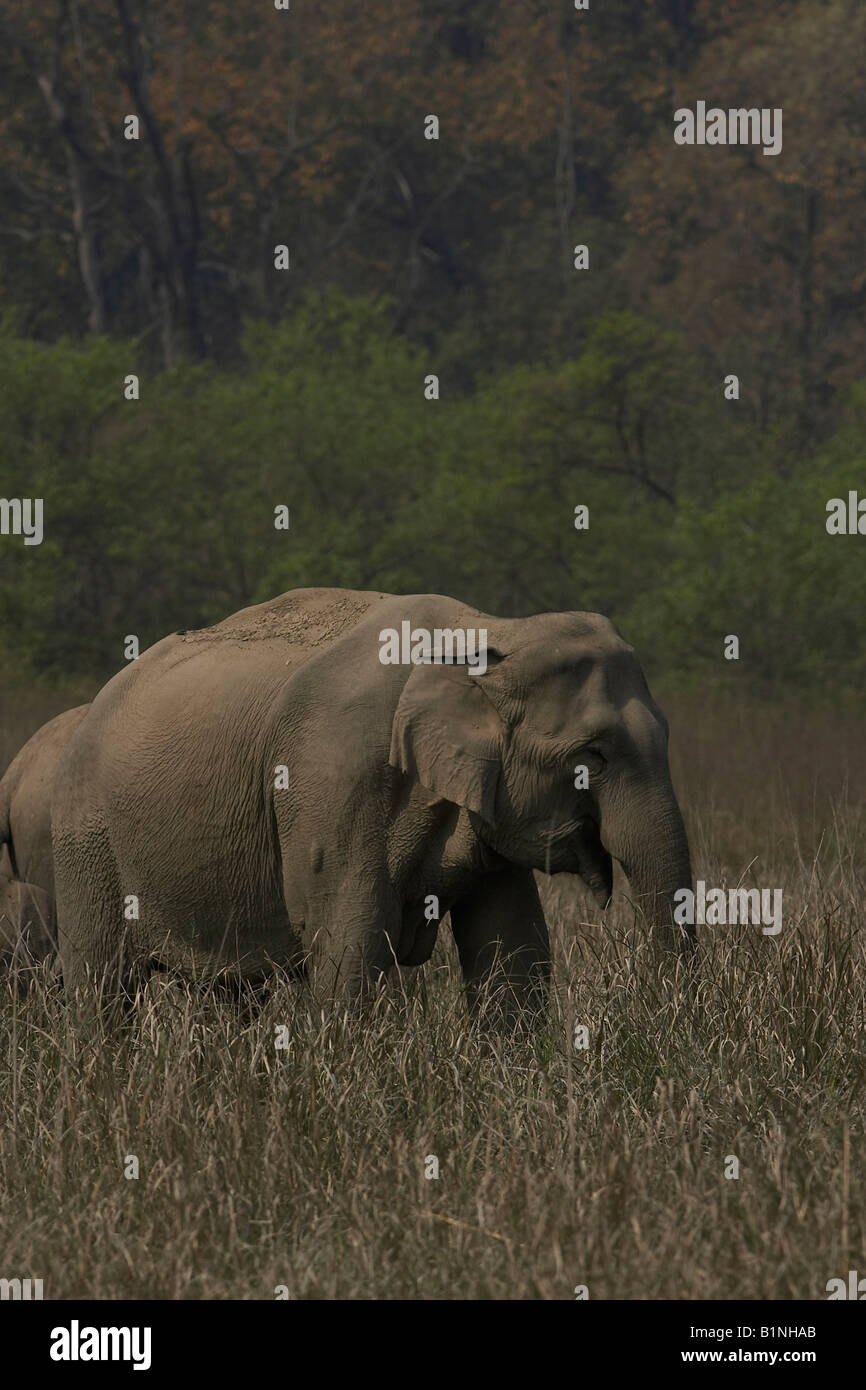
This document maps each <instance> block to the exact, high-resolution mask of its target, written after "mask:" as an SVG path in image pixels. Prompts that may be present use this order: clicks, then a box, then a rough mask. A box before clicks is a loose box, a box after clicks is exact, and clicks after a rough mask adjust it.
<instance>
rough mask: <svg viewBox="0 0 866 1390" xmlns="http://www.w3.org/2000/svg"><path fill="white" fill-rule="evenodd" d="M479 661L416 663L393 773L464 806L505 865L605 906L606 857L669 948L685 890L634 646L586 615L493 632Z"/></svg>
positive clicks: (678, 936)
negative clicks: (580, 891) (554, 878)
mask: <svg viewBox="0 0 866 1390" xmlns="http://www.w3.org/2000/svg"><path fill="white" fill-rule="evenodd" d="M488 632H489V638H488V646H487V666H486V670H485V671H484V672H483V673H482V672H481V671H480V670H474V669H473V668H472V667H471V666H466V665H464V666H456V665H439V666H433V665H426V666H418V667H416V668H415V670H414V671H413V672H412V675H411V676H410V677H409V680H408V681H407V683H406V685H405V687H404V690H403V693H402V696H401V698H400V702H399V705H398V707H397V711H396V715H395V718H394V723H393V730H392V743H391V757H390V761H391V763H392V765H393V766H396V767H400V768H401V769H402V770H403V771H404V772H409V773H411V774H413V775H414V776H415V777H417V779H418V780H419V781H420V782H421V784H422V785H423V786H425V787H426V788H427V789H429V790H430V791H431V792H433V793H434V794H435V795H437V796H441V797H443V798H445V799H447V800H450V801H453V802H456V803H457V804H458V805H460V806H464V807H465V808H466V809H467V810H468V811H469V812H470V815H471V818H472V821H473V824H474V825H475V828H476V830H477V833H478V835H479V837H480V838H481V840H482V841H483V842H484V843H485V844H486V845H488V846H489V847H490V848H491V849H493V850H494V851H496V852H497V853H498V854H500V855H501V856H502V857H503V858H505V859H507V860H508V861H510V862H511V863H515V864H520V865H523V866H526V867H531V868H535V869H540V870H543V871H544V872H546V873H562V872H568V873H576V874H579V875H580V876H581V878H583V879H584V881H585V882H586V883H587V884H588V886H589V887H590V889H591V890H592V892H593V893H594V895H595V898H596V901H597V902H598V903H599V904H600V905H602V906H604V905H605V904H606V903H607V902H608V900H609V898H610V895H611V885H612V878H613V874H612V860H613V859H616V860H618V861H619V863H620V864H621V865H622V868H623V870H624V872H625V874H626V875H627V877H628V880H629V886H630V888H631V894H632V897H633V899H634V901H635V903H636V905H637V906H638V907H639V909H640V910H641V911H642V912H643V914H644V915H645V917H646V919H647V920H648V921H649V922H650V923H651V924H652V925H653V927H654V928H655V929H656V930H657V935H658V939H659V940H660V941H661V942H662V943H663V944H665V945H671V944H674V942H675V941H677V940H678V944H680V945H681V946H682V947H687V946H688V945H689V944H690V938H691V936H692V935H693V929H692V933H691V934H690V933H688V932H686V933H683V932H682V930H681V929H680V928H677V927H675V926H674V922H673V895H674V893H675V892H676V890H677V889H679V888H685V887H689V886H690V884H691V866H690V862H689V847H688V842H687V839H686V833H685V828H684V826H683V821H682V816H681V815H680V810H679V807H678V805H677V801H676V797H675V796H674V791H673V787H672V785H671V778H670V771H669V767H668V756H667V742H668V726H667V721H666V719H665V717H664V715H663V714H662V712H661V710H660V709H659V708H658V706H657V705H656V704H655V702H654V701H653V699H652V696H651V695H650V693H649V690H648V689H647V685H646V682H645V680H644V676H643V672H642V670H641V667H640V664H639V662H638V660H637V657H636V656H635V653H634V650H633V648H632V647H630V646H628V644H627V643H626V642H624V641H623V640H622V638H621V637H620V636H619V635H618V633H617V632H616V629H615V628H614V627H613V625H612V624H611V623H610V622H609V621H608V619H606V618H603V617H601V616H599V615H598V614H594V613H554V614H542V615H540V616H538V617H534V618H523V619H515V620H513V621H510V622H502V621H498V620H493V621H492V622H491V627H490V628H489V629H488Z"/></svg>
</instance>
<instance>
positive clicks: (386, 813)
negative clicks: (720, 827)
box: [52, 589, 691, 1004]
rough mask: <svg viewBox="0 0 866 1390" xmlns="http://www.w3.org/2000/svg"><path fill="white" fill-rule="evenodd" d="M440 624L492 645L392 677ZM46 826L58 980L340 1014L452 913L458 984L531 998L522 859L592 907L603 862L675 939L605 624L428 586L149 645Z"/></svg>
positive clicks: (97, 709) (81, 741) (661, 805)
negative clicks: (205, 984) (175, 977)
mask: <svg viewBox="0 0 866 1390" xmlns="http://www.w3.org/2000/svg"><path fill="white" fill-rule="evenodd" d="M404 624H408V629H404V628H403V625H404ZM436 629H439V630H442V631H446V632H447V633H450V634H451V636H450V639H443V640H446V641H447V640H450V641H451V642H452V643H456V642H457V641H458V638H457V637H455V634H460V633H466V632H471V631H473V630H474V631H475V632H486V662H480V663H478V664H476V665H475V666H472V665H469V664H462V665H461V664H446V663H444V662H440V663H438V664H437V663H435V662H434V663H430V664H412V663H411V662H409V663H407V664H383V660H382V659H381V658H382V657H383V655H388V654H389V653H390V655H391V656H393V655H394V646H393V642H392V641H390V640H388V633H389V632H392V631H393V632H396V633H397V634H401V635H402V636H407V635H408V636H409V637H410V639H411V641H413V642H414V639H416V638H418V634H419V632H422V631H426V632H428V633H430V634H433V633H434V631H435V630H436ZM419 640H420V639H419ZM415 645H416V652H419V653H421V654H422V655H423V650H424V648H423V643H421V644H420V646H419V645H417V643H416V644H415ZM397 646H398V647H399V646H400V642H399V641H398V643H397ZM443 650H444V649H443ZM470 650H471V644H470ZM398 654H399V655H401V656H402V657H403V658H404V659H405V658H406V656H407V651H405V650H404V651H402V652H401V653H398ZM409 654H411V653H409ZM580 767H582V768H585V769H586V770H587V771H586V773H585V774H582V773H580V772H576V769H577V768H580ZM587 779H588V785H587V786H586V787H585V788H584V787H582V786H581V787H580V788H579V789H576V783H578V784H580V783H582V782H583V781H584V780H587ZM52 818H53V844H54V858H55V868H56V881H57V907H58V927H59V945H60V954H61V961H62V969H63V977H64V982H65V984H66V985H67V986H68V987H69V988H71V989H72V990H75V989H77V988H78V987H80V986H84V985H85V983H86V982H87V981H88V979H92V980H95V981H97V982H98V983H99V984H100V985H101V986H105V985H106V984H108V985H109V986H111V987H113V986H120V985H127V986H128V985H129V984H130V982H131V980H132V978H133V977H134V976H135V975H136V974H137V972H138V970H139V969H141V968H144V969H148V968H162V969H166V968H167V969H174V970H180V971H182V972H186V973H188V974H190V975H193V976H195V977H198V978H210V977H213V976H215V975H216V974H218V973H222V972H230V973H234V974H240V975H241V976H244V977H247V978H250V979H256V978H261V977H262V976H264V975H266V974H267V973H268V972H269V971H270V970H271V969H272V968H273V966H274V964H275V963H276V964H280V965H285V966H290V967H295V966H297V967H301V966H303V967H305V968H306V969H307V970H308V973H309V974H310V976H311V978H312V981H313V984H314V987H316V988H318V989H320V990H322V991H323V992H325V993H328V994H331V995H333V994H338V995H340V996H342V997H348V998H352V997H356V996H357V995H359V994H360V993H361V992H362V991H363V989H364V986H365V983H367V982H369V981H370V980H372V979H375V978H377V977H381V976H382V975H384V974H386V973H387V971H388V970H389V968H390V967H391V966H392V965H393V964H394V963H395V962H396V963H397V964H400V965H413V966H414V965H420V964H422V963H423V962H424V961H426V960H428V959H429V957H430V955H431V953H432V951H433V946H434V943H435V939H436V933H437V927H438V921H437V920H435V917H436V916H438V917H439V918H441V917H442V916H444V914H445V913H446V912H450V914H451V927H452V930H453V933H454V937H455V940H456V943H457V948H458V952H459V956H460V962H461V966H462V970H463V974H464V977H465V979H466V981H467V982H468V983H469V985H470V988H471V992H474V991H476V990H477V988H478V986H479V985H480V984H481V983H482V982H484V981H490V982H492V983H493V984H494V985H500V984H502V985H505V986H507V990H506V994H507V995H508V996H509V997H510V998H511V999H512V1000H513V1001H514V1002H515V1003H517V1004H525V1003H528V1002H530V1001H531V999H533V998H534V997H535V991H536V990H537V989H538V988H539V986H543V984H544V982H545V980H546V978H547V975H548V973H549V943H548V936H547V929H546V926H545V922H544V916H543V913H542V910H541V906H540V903H539V898H538V893H537V890H536V886H535V880H534V878H533V873H532V870H533V869H540V870H544V871H546V872H548V873H556V872H563V871H567V872H573V873H577V874H580V875H581V876H582V877H583V878H584V879H585V880H586V882H587V883H588V884H589V886H590V887H591V888H592V890H593V891H594V893H595V896H596V898H597V900H598V902H599V903H600V904H604V903H606V902H607V900H608V898H609V896H610V891H611V882H612V865H611V858H612V857H613V858H616V859H617V860H619V861H620V862H621V864H622V866H623V868H624V870H625V872H626V874H627V875H628V878H629V883H630V887H631V890H632V893H633V894H634V895H635V897H636V899H637V900H638V902H639V903H640V905H641V907H642V908H643V910H644V912H645V913H646V915H647V918H648V920H649V921H651V922H653V923H655V924H657V926H658V927H659V929H660V931H661V933H662V935H663V937H664V939H665V942H666V944H673V942H674V934H675V931H677V929H675V928H674V927H673V920H672V896H673V894H674V892H675V891H676V889H678V888H681V887H686V886H689V884H690V882H691V871H690V866H689V851H688V845H687V841H686V835H685V831H684V828H683V823H682V818H681V816H680V812H679V809H678V806H677V803H676V799H675V797H674V793H673V789H672V787H671V780H670V774H669V771H668V760H667V724H666V721H665V719H664V716H663V715H662V713H661V711H660V710H659V709H658V707H657V706H656V705H655V703H654V702H653V700H652V698H651V696H650V694H649V691H648V689H647V687H646V683H645V681H644V678H643V674H642V672H641V669H640V665H639V664H638V661H637V658H636V656H635V654H634V651H633V649H632V648H631V647H629V646H628V645H627V644H626V643H625V642H624V641H623V640H622V639H621V638H620V637H619V636H618V634H617V633H616V631H615V629H614V628H613V626H612V625H611V623H610V622H609V621H608V620H607V619H606V618H603V617H600V616H598V615H597V614H591V613H546V614H541V615H539V616H537V617H530V618H518V619H503V618H494V617H490V616H488V615H486V614H483V613H479V612H477V611H476V610H474V609H471V608H468V607H466V606H465V605H464V604H462V603H460V602H458V601H457V600H456V599H451V598H443V597H440V596H437V595H426V594H424V595H412V596H410V597H395V596H392V595H388V594H380V593H360V592H355V591H348V590H338V589H299V590H295V591H293V592H290V593H288V594H283V595H282V596H281V597H279V598H276V599H273V600H271V601H270V602H267V603H263V604H259V605H258V606H257V607H253V608H246V609H243V610H242V611H241V612H239V613H236V614H235V615H234V616H232V617H230V618H228V619H226V620H225V621H224V622H221V623H218V624H216V626H214V627H210V628H204V629H201V630H196V631H188V632H179V633H175V634H174V635H172V636H170V637H167V638H165V640H164V641H162V642H159V643H157V644H156V646H154V647H151V648H150V649H149V650H148V651H146V652H145V653H143V655H142V656H141V657H140V658H139V659H138V660H137V661H135V662H134V663H132V664H131V665H130V666H129V667H127V668H126V669H125V670H124V671H122V672H121V673H120V674H119V675H117V676H115V677H114V679H113V680H111V681H110V682H109V683H108V685H107V686H105V688H104V689H103V690H102V691H101V692H100V694H99V695H98V696H97V698H96V699H95V700H94V702H93V704H92V706H91V708H90V710H89V712H88V714H87V717H86V718H85V719H84V720H83V722H82V723H81V725H80V727H79V728H78V729H77V731H76V732H75V734H74V735H73V737H72V739H71V740H70V742H69V744H68V746H67V748H66V750H65V752H64V754H63V756H62V759H61V763H60V766H59V769H58V774H57V777H56V780H55V786H54V797H53V808H52ZM431 917H432V918H434V920H428V918H431ZM687 943H688V938H687V937H686V936H685V935H683V944H687Z"/></svg>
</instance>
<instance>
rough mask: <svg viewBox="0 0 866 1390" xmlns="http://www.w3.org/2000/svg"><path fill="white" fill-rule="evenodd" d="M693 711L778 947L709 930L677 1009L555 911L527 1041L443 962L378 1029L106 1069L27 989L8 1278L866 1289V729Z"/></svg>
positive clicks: (588, 915) (704, 856) (613, 922)
mask: <svg viewBox="0 0 866 1390" xmlns="http://www.w3.org/2000/svg"><path fill="white" fill-rule="evenodd" d="M666 705H667V707H668V709H669V711H670V714H671V723H672V726H673V728H674V731H675V734H674V742H673V752H672V756H673V763H674V770H675V776H676V780H677V784H678V787H679V790H680V793H681V799H682V802H683V806H684V810H685V813H686V816H687V820H688V824H689V829H690V833H691V838H692V843H693V848H694V860H695V873H696V876H697V877H702V878H704V879H705V880H706V881H707V882H708V883H712V884H722V883H727V884H729V885H733V884H735V883H737V882H739V881H742V882H743V883H744V884H746V885H747V886H750V885H757V886H762V887H777V888H781V889H782V890H783V893H784V918H785V925H784V927H783V930H782V933H781V935H780V936H779V937H777V938H772V937H766V936H763V935H762V933H761V931H760V928H758V927H734V928H717V929H705V930H704V931H703V933H702V936H701V944H700V954H699V959H698V962H697V965H696V969H695V971H694V972H693V976H692V978H691V979H690V980H689V979H686V980H680V981H679V982H676V983H675V982H672V981H671V980H670V979H669V978H667V977H665V976H664V974H662V973H660V971H659V968H658V967H657V966H656V965H655V963H654V962H653V959H652V957H651V955H650V953H649V952H648V951H647V950H646V949H645V945H644V943H643V941H642V940H641V939H640V935H639V933H638V932H637V931H636V929H635V927H634V925H633V923H632V922H631V921H630V920H629V915H628V911H627V909H626V908H625V907H624V906H623V905H622V904H620V905H618V906H617V907H616V908H615V909H613V910H612V911H611V912H610V913H609V914H608V920H607V922H606V923H604V924H600V923H599V922H598V920H597V912H596V910H595V909H594V908H593V907H592V906H591V904H590V901H589V900H588V899H587V898H586V897H585V896H584V895H583V894H582V893H581V892H580V890H579V888H577V887H576V886H575V884H574V883H573V881H571V880H567V879H564V878H557V879H555V880H552V881H551V882H550V883H549V884H548V886H547V890H546V893H547V900H548V908H549V916H550V921H551V927H552V933H553V938H554V944H555V974H556V988H555V991H554V996H553V998H552V1000H551V1007H550V1014H549V1018H548V1020H547V1022H546V1024H545V1025H544V1026H543V1027H542V1028H540V1029H539V1031H538V1032H537V1033H536V1035H535V1036H534V1037H533V1038H532V1040H531V1041H527V1040H512V1041H503V1040H496V1039H491V1038H489V1037H485V1036H484V1035H479V1034H478V1033H477V1032H476V1031H474V1030H473V1029H472V1028H470V1027H469V1025H468V1024H467V1021H466V1017H465V1012H464V1009H463V1003H462V999H461V996H460V989H459V980H458V974H457V968H456V958H455V952H454V950H453V946H452V945H451V943H450V941H449V940H448V933H447V930H444V931H443V932H442V933H441V934H440V937H441V939H440V943H439V945H438V947H437V951H436V956H435V958H434V960H433V961H432V962H431V963H430V965H428V966H427V967H425V968H424V969H423V970H421V971H418V972H406V974H405V976H404V978H403V979H402V980H399V981H395V982H394V984H393V987H392V988H391V989H390V990H389V991H388V992H387V993H386V994H384V995H382V996H381V997H380V998H379V999H378V1000H377V1002H376V1003H375V1005H374V1006H373V1007H372V1008H371V1009H370V1010H368V1011H367V1013H366V1014H365V1015H364V1016H363V1017H360V1018H358V1017H340V1016H337V1015H336V1014H335V1013H333V1012H331V1011H327V1010H325V1011H322V1010H318V1009H316V1008H315V1007H314V1006H313V1005H312V1004H311V1002H310V1001H309V1000H308V999H307V998H306V997H305V996H304V995H303V994H301V993H299V992H298V991H297V989H296V988H295V987H294V986H292V985H291V984H290V983H289V982H288V981H279V982H276V983H275V984H274V985H273V986H272V987H271V988H270V989H269V990H268V991H267V992H266V993H265V994H264V996H263V997H261V998H259V999H256V1000H253V999H251V998H245V997H240V998H234V999H229V998H226V997H224V996H219V995H215V994H201V993H199V992H196V991H195V990H190V989H189V988H187V987H186V986H183V985H181V984H180V983H177V982H168V981H160V982H159V983H158V984H156V985H155V986H153V988H152V989H151V990H150V991H149V992H148V993H147V995H146V996H145V997H143V998H142V999H141V1001H140V1004H139V1007H138V1009H137V1011H136V1012H135V1015H134V1017H133V1019H132V1021H131V1023H130V1025H129V1027H128V1028H127V1029H125V1030H123V1031H121V1032H120V1033H119V1034H117V1035H116V1036H112V1037H108V1038H102V1039H98V1040H95V1039H91V1040H89V1041H85V1040H83V1039H82V1037H81V1036H79V1035H78V1034H77V1033H76V1031H75V1029H74V1026H73V1023H72V1021H71V1019H70V1017H69V1015H68V1013H67V1010H66V1008H65V1005H64V1002H63V999H62V997H61V996H60V994H59V993H58V991H57V989H56V987H54V986H53V985H51V983H50V982H48V981H42V982H41V986H40V988H38V989H37V990H34V991H32V992H31V993H30V994H29V995H28V996H27V997H25V998H23V999H21V998H16V997H14V996H13V995H12V993H11V991H8V990H5V989H4V991H3V995H2V998H0V1056H2V1066H0V1114H2V1127H0V1265H2V1267H0V1276H3V1277H15V1276H18V1277H27V1276H28V1275H29V1276H31V1277H36V1278H42V1279H43V1280H44V1284H45V1295H46V1297H50V1298H69V1297H94V1298H119V1297H132V1298H145V1297H149V1298H231V1297H233V1298H272V1297H273V1296H274V1290H275V1288H276V1287H277V1286H279V1285H285V1286H287V1287H288V1290H289V1293H290V1295H291V1296H292V1297H295V1298H461V1299H487V1298H571V1297H573V1296H574V1294H573V1291H574V1288H575V1286H576V1285H587V1286H588V1288H589V1294H590V1297H592V1298H622V1299H634V1298H675V1299H685V1298H699V1299H700V1298H713V1297H716V1298H738V1297H739V1298H766V1299H787V1298H824V1297H826V1293H825V1285H826V1283H827V1280H828V1279H830V1278H831V1277H835V1276H840V1275H842V1276H844V1275H846V1273H847V1271H848V1269H849V1268H855V1269H859V1270H860V1272H861V1273H863V1272H866V1254H864V1235H866V1205H864V1179H863V1169H864V1157H866V1153H864V1138H863V1133H864V1125H863V1120H864V1096H863V1080H864V1075H866V1041H864V1040H866V985H864V980H866V972H864V891H863V877H864V862H866V842H864V833H863V831H864V820H863V788H864V785H866V779H864V776H863V774H864V771H866V724H864V723H863V722H862V721H860V722H858V721H856V720H853V719H852V720H850V721H849V722H848V723H844V722H843V721H841V720H838V719H837V720H834V721H829V722H828V720H827V719H826V718H825V717H822V716H821V715H819V714H811V715H809V714H806V713H801V714H796V713H793V712H792V713H790V714H787V715H783V714H780V713H778V712H775V713H774V712H772V711H769V710H757V709H752V710H750V709H749V708H748V707H747V706H745V705H743V706H740V705H737V706H731V705H728V706H713V705H712V704H711V703H709V702H701V703H700V704H697V703H695V702H673V701H667V702H666ZM46 717H47V716H46ZM280 1024H286V1025H287V1026H288V1036H289V1047H288V1050H286V1051H277V1050H276V1049H275V1046H274V1041H275V1027H276V1025H280ZM575 1024H584V1025H586V1027H587V1029H588V1037H589V1046H588V1048H586V1049H585V1050H579V1051H578V1050H576V1049H575V1047H574V1045H573V1038H574V1027H575ZM131 1155H133V1156H136V1157H137V1158H138V1161H139V1166H140V1176H139V1177H138V1178H137V1179H128V1178H126V1177H125V1176H124V1167H125V1165H126V1164H127V1159H128V1156H131ZM429 1155H434V1156H436V1158H437V1159H438V1163H439V1177H438V1179H427V1178H425V1175H424V1174H425V1159H426V1158H427V1157H428V1156H429ZM731 1156H733V1157H735V1158H736V1159H737V1160H738V1163H739V1177H738V1178H736V1179H733V1178H726V1177H725V1169H726V1166H727V1167H728V1170H729V1171H730V1169H731V1167H732V1164H731V1162H730V1157H731Z"/></svg>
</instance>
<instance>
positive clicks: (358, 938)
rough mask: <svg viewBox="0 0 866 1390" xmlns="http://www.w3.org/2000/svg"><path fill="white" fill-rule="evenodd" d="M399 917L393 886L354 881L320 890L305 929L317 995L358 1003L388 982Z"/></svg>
mask: <svg viewBox="0 0 866 1390" xmlns="http://www.w3.org/2000/svg"><path fill="white" fill-rule="evenodd" d="M400 922H401V918H400V914H399V912H398V910H397V906H396V903H395V902H394V901H393V894H392V892H391V890H390V889H389V888H386V887H382V888H381V889H380V890H379V891H376V889H375V888H374V887H373V886H372V885H370V886H366V887H362V886H361V885H359V883H358V882H357V881H353V882H351V883H347V884H343V885H341V886H340V887H339V888H337V889H335V890H334V891H332V892H330V893H319V894H317V895H316V897H315V899H314V900H313V902H312V903H311V904H310V906H309V908H308V909H307V914H306V919H305V922H304V927H303V931H302V935H303V939H304V945H305V948H306V952H305V953H306V964H307V978H308V980H309V982H310V984H311V986H312V989H313V992H314V994H315V995H316V997H317V998H323V999H328V1000H336V1001H339V1002H343V1003H347V1004H352V1003H357V1002H359V1001H360V1000H361V999H363V998H364V997H365V996H366V995H368V994H369V993H370V992H371V990H373V989H375V987H376V986H377V985H379V984H381V983H383V982H384V980H385V979H386V978H387V976H388V973H389V971H390V970H391V968H392V966H393V965H394V963H395V951H396V949H397V946H398V944H399V929H400Z"/></svg>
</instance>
